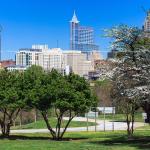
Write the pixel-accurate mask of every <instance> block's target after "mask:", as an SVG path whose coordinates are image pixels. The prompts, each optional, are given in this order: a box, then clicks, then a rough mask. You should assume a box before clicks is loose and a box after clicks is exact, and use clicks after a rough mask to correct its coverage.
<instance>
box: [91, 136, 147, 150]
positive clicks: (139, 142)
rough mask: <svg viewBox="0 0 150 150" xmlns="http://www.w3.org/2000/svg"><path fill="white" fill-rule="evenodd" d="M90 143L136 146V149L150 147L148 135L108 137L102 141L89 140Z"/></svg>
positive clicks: (145, 149)
mask: <svg viewBox="0 0 150 150" xmlns="http://www.w3.org/2000/svg"><path fill="white" fill-rule="evenodd" d="M90 143H93V144H99V145H104V146H111V147H113V146H119V145H120V146H129V147H136V148H138V149H143V150H149V149H150V136H143V137H140V136H134V137H133V138H128V137H127V136H120V137H116V138H115V137H113V138H112V137H110V139H107V140H103V141H91V142H90Z"/></svg>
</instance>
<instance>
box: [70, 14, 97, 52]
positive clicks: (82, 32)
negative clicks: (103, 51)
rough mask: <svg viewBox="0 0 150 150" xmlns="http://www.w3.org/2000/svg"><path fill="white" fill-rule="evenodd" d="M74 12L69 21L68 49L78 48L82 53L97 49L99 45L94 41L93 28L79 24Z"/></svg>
mask: <svg viewBox="0 0 150 150" xmlns="http://www.w3.org/2000/svg"><path fill="white" fill-rule="evenodd" d="M79 23H80V22H79V21H78V19H77V16H76V13H75V12H74V15H73V17H72V20H71V21H70V27H71V28H70V49H71V50H79V51H81V52H82V53H90V52H92V51H93V50H99V46H97V45H96V44H95V43H94V29H93V28H91V27H84V26H80V24H79Z"/></svg>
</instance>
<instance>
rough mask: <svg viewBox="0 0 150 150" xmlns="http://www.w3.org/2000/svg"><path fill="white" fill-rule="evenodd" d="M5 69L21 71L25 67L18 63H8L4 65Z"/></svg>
mask: <svg viewBox="0 0 150 150" xmlns="http://www.w3.org/2000/svg"><path fill="white" fill-rule="evenodd" d="M6 69H7V70H8V71H20V72H23V71H25V70H26V69H27V67H26V66H20V65H10V66H8V67H6Z"/></svg>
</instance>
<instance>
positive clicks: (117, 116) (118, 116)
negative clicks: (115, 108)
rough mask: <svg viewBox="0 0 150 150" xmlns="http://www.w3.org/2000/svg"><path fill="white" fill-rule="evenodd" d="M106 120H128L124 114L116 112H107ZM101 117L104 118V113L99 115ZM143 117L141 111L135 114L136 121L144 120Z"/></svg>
mask: <svg viewBox="0 0 150 150" xmlns="http://www.w3.org/2000/svg"><path fill="white" fill-rule="evenodd" d="M105 118H106V120H114V121H126V117H125V115H124V114H115V115H114V116H113V115H112V114H106V115H105ZM99 119H104V115H103V114H101V115H100V116H99ZM143 121H144V120H143V117H142V114H141V113H136V114H135V122H143Z"/></svg>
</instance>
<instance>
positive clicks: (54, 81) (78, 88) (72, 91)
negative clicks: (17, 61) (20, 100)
mask: <svg viewBox="0 0 150 150" xmlns="http://www.w3.org/2000/svg"><path fill="white" fill-rule="evenodd" d="M35 68H37V70H40V71H38V74H37V73H36V72H37V71H36V69H35ZM31 73H32V75H31ZM30 76H32V77H33V76H35V77H33V78H34V85H31V86H30V87H29V86H28V87H29V89H28V92H27V93H28V96H27V97H28V105H30V106H32V107H35V108H37V109H38V110H39V111H40V112H41V114H42V116H43V118H44V121H45V123H46V126H47V128H48V130H49V131H50V133H51V135H52V137H53V139H55V140H61V139H62V138H63V136H64V133H65V132H66V130H67V128H68V126H69V124H70V122H71V121H72V119H73V118H74V117H75V116H77V115H78V114H79V113H85V112H87V111H88V110H89V109H90V107H91V106H92V105H93V104H94V100H93V97H92V93H91V90H90V86H89V84H88V83H87V81H86V80H85V79H84V78H81V77H79V76H77V75H74V74H70V75H69V76H63V75H62V74H60V73H58V72H57V71H56V70H52V71H51V72H43V71H42V70H41V69H40V68H39V67H36V66H34V67H31V68H29V69H28V70H27V71H26V80H29V79H28V78H30ZM31 84H33V83H32V82H31ZM52 108H53V109H54V110H55V114H56V118H57V123H56V127H55V129H53V128H52V126H51V120H49V118H48V111H49V110H50V109H52ZM64 116H68V118H69V120H68V122H67V123H66V125H65V127H64V128H63V129H61V128H62V121H63V117H64Z"/></svg>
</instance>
